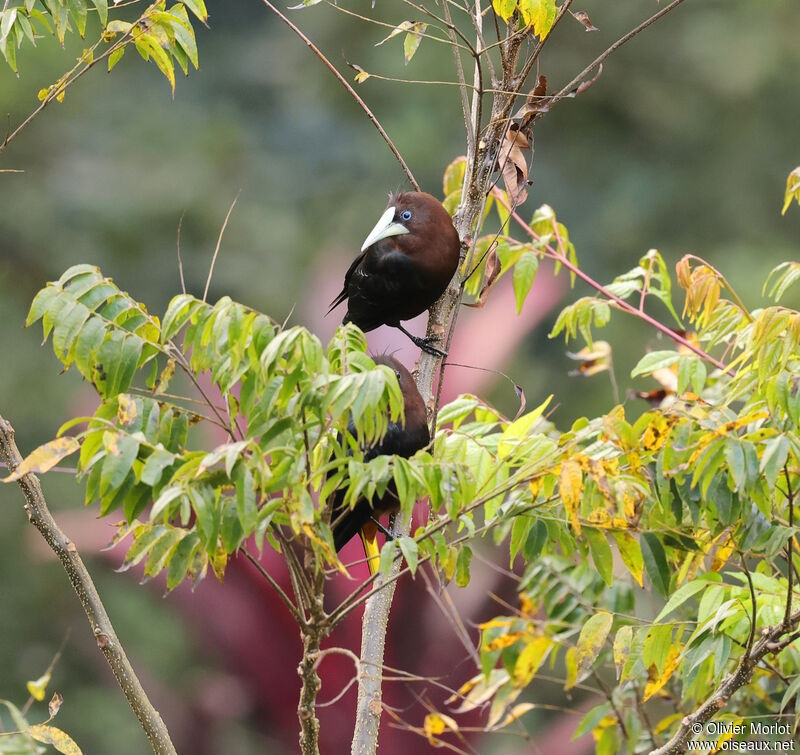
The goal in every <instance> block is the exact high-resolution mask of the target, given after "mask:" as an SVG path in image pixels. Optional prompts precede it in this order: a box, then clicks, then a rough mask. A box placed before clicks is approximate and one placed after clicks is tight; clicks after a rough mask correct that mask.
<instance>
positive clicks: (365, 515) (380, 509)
mask: <svg viewBox="0 0 800 755" xmlns="http://www.w3.org/2000/svg"><path fill="white" fill-rule="evenodd" d="M375 362H376V363H377V364H385V365H386V366H387V367H391V368H392V369H393V370H394V373H395V375H397V382H398V383H399V384H400V390H401V391H402V393H403V402H404V404H405V411H404V413H405V423H404V424H402V425H400V424H398V423H396V422H390V423H389V427H388V429H387V431H386V435H384V436H383V440H381V442H380V443H378V444H377V445H375V446H372V447H371V448H368V449H367V450H366V451H365V453H364V460H365V461H369V460H370V459H374V458H375V457H376V456H382V455H388V454H397V455H398V456H403V457H405V458H408V457H409V456H413V455H414V454H415V453H416V452H417V451H418V450H419V449H420V448H424V447H425V446H427V445H428V443H429V442H430V433H429V432H428V423H427V413H426V411H425V402H424V401H423V400H422V396H421V395H420V393H419V391H418V390H417V386H416V385H415V383H414V379H413V378H412V377H411V374H410V373H409V371H408V370H407V369H406V368H405V367H404V366H403V365H402V364H400V362H398V361H397V360H396V359H395V358H394V357H392V356H388V355H384V356H378V357H375ZM350 429H351V431H352V432H355V428H353V427H351V428H350ZM344 493H345V491H344V489H343V488H341V489H339V490H337V491H336V493H335V494H334V499H333V509H332V511H331V527H332V528H333V542H334V544H335V546H336V550H337V552H338V551H340V550H341V549H342V548H343V547H344V546H345V544H346V543H347V542H348V541H349V540H350V538H352V537H353V536H354V535H355V534H356V533H357V532H358V533H360V535H361V541H362V542H363V544H364V553H365V554H366V556H367V559H368V560H367V564H368V565H369V570H370V573H371V574H374V573H375V572H376V571H377V568H378V553H379V549H378V542H377V539H376V536H377V533H378V530H380V531H382V532H383V533H384V534H385V535H387V536H389V537H391V535H389V533H387V531H386V530H385V528H384V527H382V526H381V525H380V524H379V523H378V518H379V517H380V516H381V515H382V514H388V513H395V512H397V511H399V509H400V500H399V498H398V497H397V489H396V488H395V486H394V483H393V482H392V483H390V484H389V486H388V487H387V489H386V492H385V493H384V494H383V496H382V497H381V498H373V499H372V505H370V503H369V501H367V500H366V499H365V498H361V499H359V500H358V502H357V503H356V505H355V506H354V507H353V508H352V509H351V508H349V507H346V506H344Z"/></svg>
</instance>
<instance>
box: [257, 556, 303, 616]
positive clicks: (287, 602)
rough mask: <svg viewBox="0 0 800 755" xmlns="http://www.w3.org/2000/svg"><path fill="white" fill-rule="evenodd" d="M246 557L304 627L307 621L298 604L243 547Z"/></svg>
mask: <svg viewBox="0 0 800 755" xmlns="http://www.w3.org/2000/svg"><path fill="white" fill-rule="evenodd" d="M242 554H243V555H244V557H245V558H246V559H247V560H248V561H249V562H250V563H251V564H252V565H253V566H254V567H255V568H256V570H257V571H258V573H259V574H260V575H261V576H262V577H264V579H266V580H267V582H269V585H270V587H272V589H273V590H275V592H276V593H277V594H278V597H279V598H280V599H281V600H282V601H283V603H284V605H285V606H286V607H287V608H288V609H289V613H291V614H292V616H293V617H294V620H295V621H296V622H297V623H298V625H299V626H300V627H301V628H302V627H303V625H304V624H305V623H306V621H305V619H304V618H303V615H302V614H301V613H300V611H299V610H298V608H297V606H296V605H295V604H294V603H293V602H292V599H291V598H290V597H289V596H288V595H287V594H286V593H285V592H284V591H283V588H282V587H281V586H280V585H279V584H278V583H277V582H276V581H275V578H274V577H273V576H272V575H271V574H270V573H269V572H268V571H267V570H266V569H265V568H264V566H263V564H262V563H261V562H260V561H259V560H258V559H257V558H256V557H255V556H254V555H253V554H252V553H250V551H249V550H247V548H242Z"/></svg>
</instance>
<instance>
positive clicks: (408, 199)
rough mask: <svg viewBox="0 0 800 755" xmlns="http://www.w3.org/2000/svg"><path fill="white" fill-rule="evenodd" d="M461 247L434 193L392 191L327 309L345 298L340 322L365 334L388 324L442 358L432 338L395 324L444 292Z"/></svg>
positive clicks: (454, 230)
mask: <svg viewBox="0 0 800 755" xmlns="http://www.w3.org/2000/svg"><path fill="white" fill-rule="evenodd" d="M460 250H461V243H460V241H459V238H458V233H457V231H456V229H455V228H454V227H453V222H452V220H450V216H449V215H448V214H447V210H445V209H444V207H443V206H442V203H441V202H440V201H439V200H438V199H436V197H433V196H431V195H430V194H426V193H425V192H421V191H404V192H400V193H398V194H394V195H393V196H391V197H390V198H389V206H388V207H387V208H386V211H385V212H384V213H383V215H381V218H380V220H379V221H378V222H377V224H376V225H375V227H374V228H373V229H372V230H371V231H370V233H369V235H368V236H367V238H366V239H365V240H364V244H363V245H362V247H361V254H359V256H358V257H356V258H355V260H354V261H353V264H352V265H350V269H349V270H348V271H347V273H346V274H345V276H344V287H343V288H342V292H341V293H340V294H339V295H338V296H337V297H336V298H335V299H334V300H333V302H332V303H331V308H330V309H329V310H328V312H330V311H331V310H332V309H334V307H337V306H338V305H339V304H341V303H342V302H343V301H344V300H345V299H347V314H346V315H345V316H344V320H343V321H342V322H343V323H348V322H352V323H355V324H356V325H358V327H359V328H361V330H363V331H365V332H366V331H368V330H374V329H375V328H377V327H379V326H380V325H391V326H392V327H394V328H398V329H399V330H401V331H402V332H403V333H405V334H406V335H407V336H408V337H409V338H410V339H411V340H412V341H413V342H414V343H415V344H416V345H417V346H419V347H420V348H421V349H423V350H424V351H427V352H429V353H433V354H438V355H440V356H444V352H443V351H441V350H439V349H437V348H436V347H435V346H433V345H432V344H431V339H428V338H418V337H417V336H415V335H412V334H411V333H409V332H408V331H407V330H406V329H405V328H404V327H403V326H402V325H401V324H400V322H401V320H410V319H411V318H412V317H416V316H417V315H419V314H422V313H423V312H424V311H425V310H426V309H428V308H429V307H430V306H431V305H432V304H433V303H434V302H435V301H436V300H437V299H438V298H439V297H440V296H441V295H442V294H443V293H444V290H445V289H446V288H447V284H448V283H450V280H451V279H452V277H453V275H454V274H455V272H456V268H457V267H458V258H459V254H460Z"/></svg>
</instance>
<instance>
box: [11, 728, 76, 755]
mask: <svg viewBox="0 0 800 755" xmlns="http://www.w3.org/2000/svg"><path fill="white" fill-rule="evenodd" d="M25 733H26V734H27V735H29V736H31V737H33V738H34V739H35V740H36V741H37V742H42V743H43V744H46V745H52V746H53V747H55V748H56V750H58V751H59V752H61V753H63V754H64V755H83V754H82V753H81V748H80V747H78V745H77V744H75V740H73V739H72V737H70V736H69V734H67V733H66V732H63V731H61V729H57V728H56V727H55V726H47V725H46V724H37V725H36V726H29V727H28V728H27V729H25Z"/></svg>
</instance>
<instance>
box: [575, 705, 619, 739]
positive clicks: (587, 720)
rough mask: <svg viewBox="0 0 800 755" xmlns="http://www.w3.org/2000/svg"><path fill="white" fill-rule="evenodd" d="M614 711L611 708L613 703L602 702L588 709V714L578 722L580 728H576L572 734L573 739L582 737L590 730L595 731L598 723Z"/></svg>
mask: <svg viewBox="0 0 800 755" xmlns="http://www.w3.org/2000/svg"><path fill="white" fill-rule="evenodd" d="M613 713H614V711H613V710H612V709H611V705H610V704H609V703H602V704H601V705H596V706H595V707H594V708H590V709H589V711H587V713H586V715H585V716H584V717H583V718H582V719H581V722H580V723H579V724H578V728H577V729H575V733H574V734H573V735H572V741H575V740H576V739H578V738H580V737H582V736H583V735H584V734H588V733H589V732H590V731H594V729H596V728H597V725H598V724H599V723H600V722H601V721H602V720H603V719H604V718H605V717H606V716H609V715H613Z"/></svg>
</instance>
